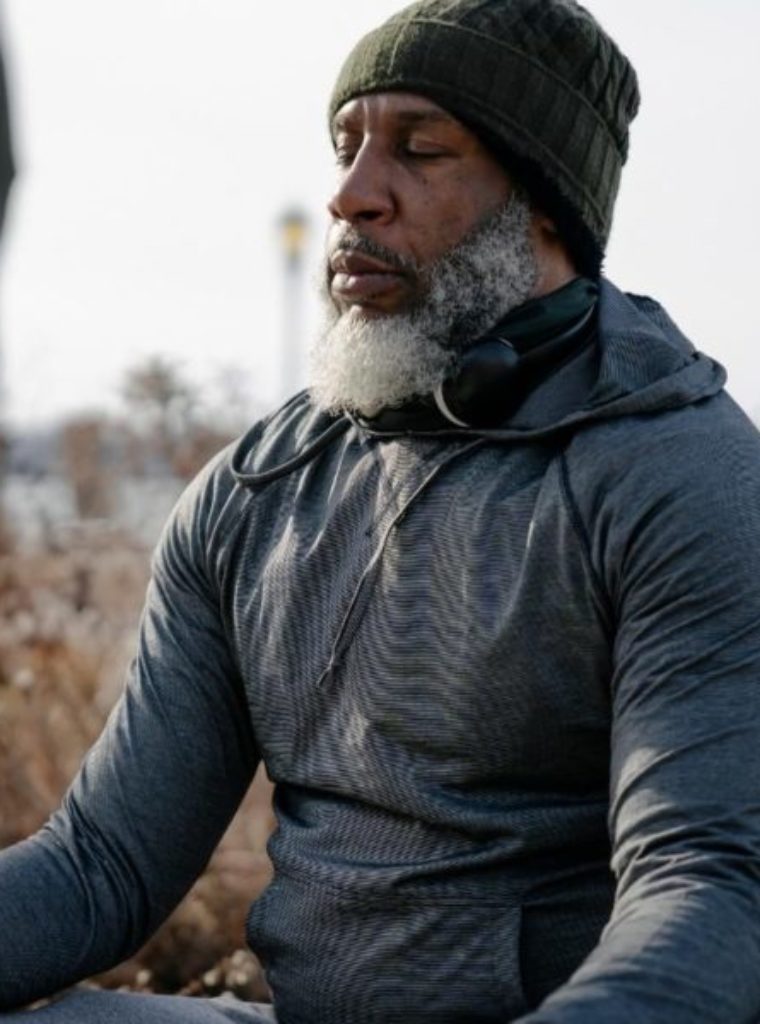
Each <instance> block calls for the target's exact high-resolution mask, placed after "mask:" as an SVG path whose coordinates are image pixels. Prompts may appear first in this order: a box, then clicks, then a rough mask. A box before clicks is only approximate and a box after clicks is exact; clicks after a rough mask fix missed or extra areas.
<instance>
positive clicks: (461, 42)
mask: <svg viewBox="0 0 760 1024" xmlns="http://www.w3.org/2000/svg"><path fill="white" fill-rule="evenodd" d="M393 90H396V91H405V92H413V93H418V94H420V95H423V96H426V97H428V98H429V99H431V100H433V101H434V102H436V103H438V104H439V105H440V106H442V107H444V108H445V109H446V110H448V111H449V112H450V113H452V114H454V116H456V117H458V118H459V119H460V120H461V121H463V122H464V123H465V124H467V125H468V126H469V127H470V128H471V129H472V130H474V131H475V132H476V133H478V134H480V135H481V136H482V138H483V140H484V142H486V144H487V145H489V146H490V147H491V148H492V149H494V150H495V151H496V154H497V156H499V157H500V158H502V159H503V160H504V161H505V163H506V164H507V165H508V166H509V164H510V157H512V158H515V159H514V167H515V168H516V169H517V173H518V174H520V175H521V177H522V180H521V184H522V185H523V186H524V187H525V188H526V189H527V190H528V192H529V193H532V194H533V195H534V197H535V198H537V199H538V200H539V201H540V202H542V203H543V205H544V206H545V207H547V212H548V213H550V214H554V213H557V214H559V216H558V218H557V221H558V227H559V228H560V231H561V232H562V229H563V227H567V228H568V229H569V231H570V234H571V235H574V236H576V240H577V241H578V243H579V247H581V248H583V247H584V246H585V248H586V249H591V250H592V251H593V253H594V255H595V256H596V257H597V261H600V260H601V256H602V254H603V253H604V250H605V248H606V245H607V240H608V237H609V233H610V228H611V225H612V213H613V207H614V204H615V198H616V196H617V191H618V186H619V183H620V174H621V170H622V166H623V164H624V163H625V160H626V157H627V155H628V126H629V124H630V122H631V121H632V120H633V118H634V117H635V115H636V112H637V110H638V106H639V92H638V85H637V81H636V74H635V72H634V70H633V68H632V67H631V65H630V63H629V62H628V60H627V59H626V58H625V57H624V56H623V54H622V53H621V52H620V50H619V49H618V48H617V46H616V45H615V43H614V42H613V41H612V40H611V39H610V37H609V36H608V35H607V34H606V33H605V32H604V31H603V30H602V28H601V27H600V25H599V24H598V23H597V22H596V20H595V19H594V18H593V17H592V16H591V15H590V14H589V13H588V11H586V10H585V9H584V8H583V7H581V6H580V4H577V3H575V2H574V0H419V2H417V3H414V4H412V5H411V6H410V7H407V8H406V9H405V10H403V11H401V12H400V13H398V14H396V15H394V16H393V17H392V18H390V19H389V20H388V21H387V22H386V23H385V24H384V25H381V26H380V27H379V28H377V29H375V30H374V31H373V32H370V33H369V34H368V35H366V36H365V37H364V38H363V39H361V40H360V41H359V43H358V44H357V46H356V47H355V48H354V50H353V52H352V53H351V54H350V55H349V57H348V59H347V61H346V63H345V64H344V66H343V69H342V70H341V72H340V75H339V77H338V81H337V83H336V85H335V88H334V91H333V95H332V98H331V101H330V121H331V122H332V119H333V117H334V115H335V114H336V112H337V111H338V110H339V109H340V108H341V107H342V106H343V105H344V104H345V103H347V102H348V101H349V100H350V99H353V98H355V97H356V96H360V95H364V94H367V93H375V92H387V91H393ZM526 176H527V177H526ZM532 178H535V181H532V180H531V179H532ZM533 186H535V188H534V187H533ZM571 248H572V247H571Z"/></svg>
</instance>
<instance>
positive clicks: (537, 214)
mask: <svg viewBox="0 0 760 1024" xmlns="http://www.w3.org/2000/svg"><path fill="white" fill-rule="evenodd" d="M532 219H533V231H534V233H535V235H536V237H538V238H541V239H543V240H544V241H546V242H548V243H549V244H551V245H556V244H557V243H558V242H559V241H560V235H559V231H558V230H557V225H556V224H555V223H554V221H553V220H552V218H551V217H550V216H549V214H548V213H544V211H543V210H541V209H539V208H538V207H535V206H534V207H533V218H532Z"/></svg>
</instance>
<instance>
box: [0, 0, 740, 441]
mask: <svg viewBox="0 0 760 1024" xmlns="http://www.w3.org/2000/svg"><path fill="white" fill-rule="evenodd" d="M0 3H2V4H3V6H2V15H3V17H2V24H3V28H4V32H3V38H4V48H5V50H6V54H7V61H8V73H9V78H10V82H9V86H10V92H11V96H12V100H13V103H14V110H13V115H14V129H15V137H16V139H15V141H16V153H17V162H18V164H19V177H18V180H17V183H16V187H15V189H14V194H13V197H12V205H11V208H10V210H9V217H8V223H7V230H6V234H5V237H4V239H3V247H2V253H0V347H1V348H2V393H3V399H2V401H3V409H2V410H0V415H1V416H2V417H3V418H4V420H5V421H6V423H8V424H9V425H10V426H11V427H17V428H21V427H26V426H29V425H34V424H36V425H43V424H45V423H49V422H51V421H53V420H56V419H60V418H61V417H67V416H71V415H74V414H78V413H88V414H89V413H93V412H98V411H106V412H115V411H118V410H119V409H120V408H121V400H120V392H121V386H122V382H123V380H124V375H125V373H126V372H127V370H128V369H129V368H130V367H134V366H135V365H138V364H139V363H140V362H143V361H145V359H147V358H149V357H151V356H153V355H161V356H163V357H164V358H167V359H169V360H170V361H172V362H174V363H175V364H176V365H177V366H178V368H179V369H180V370H181V371H182V372H183V373H184V374H185V375H186V376H188V377H189V378H190V379H192V380H194V381H195V382H197V383H199V384H202V385H203V386H204V387H205V388H206V389H207V392H208V394H209V396H211V398H210V401H212V402H213V401H216V402H217V403H218V402H220V401H221V402H224V401H230V400H231V394H232V392H233V391H235V394H236V396H237V398H238V399H239V398H240V395H241V394H242V395H243V396H244V398H245V402H246V408H247V409H248V408H249V409H250V417H251V418H254V417H255V416H256V415H258V414H259V413H260V412H261V411H262V410H266V409H268V408H271V407H273V406H274V405H275V404H276V403H277V402H279V401H280V400H281V398H282V397H284V395H285V394H286V393H289V392H290V391H292V390H295V388H296V387H299V386H302V384H303V383H304V380H305V376H304V374H305V369H304V366H305V358H304V349H305V347H306V345H307V344H308V338H309V337H311V336H312V335H313V333H314V330H315V326H316V322H317V304H316V301H315V300H314V299H313V297H311V296H312V291H313V279H315V278H316V276H317V275H318V273H319V267H320V253H321V248H322V243H323V238H324V232H325V227H326V223H327V217H326V213H325V203H326V201H327V199H328V197H329V195H330V189H331V184H332V181H333V177H334V166H333V160H332V155H331V152H330V147H329V143H328V136H327V131H326V115H325V109H326V105H327V100H328V97H329V93H330V89H331V86H332V83H333V81H334V78H335V76H336V74H337V71H338V69H339V67H340V64H341V61H342V59H343V58H344V57H345V55H346V54H347V53H348V51H349V49H350V47H351V46H352V45H353V43H354V42H355V41H356V39H357V38H358V37H359V36H360V35H361V34H362V33H363V32H365V31H367V30H369V29H370V28H372V27H374V26H375V25H376V24H378V23H379V22H380V21H382V20H383V19H384V18H385V17H387V16H388V15H390V14H391V13H393V12H394V11H396V10H397V9H399V7H400V6H402V4H401V3H399V2H397V0H354V2H353V3H352V4H348V3H346V2H345V0H320V2H319V3H315V2H313V0H290V2H289V3H287V4H278V3H274V4H263V3H259V2H256V0H108V2H107V3H106V2H104V0H0ZM587 6H588V7H589V8H590V9H591V10H592V12H593V13H594V14H595V15H596V16H597V18H598V19H599V20H600V21H601V22H602V24H603V25H604V26H605V27H606V28H607V29H608V31H609V32H610V33H611V34H612V35H613V37H614V38H615V39H616V40H617V42H618V43H619V45H620V46H621V48H622V49H623V50H624V52H626V54H627V55H628V56H629V57H630V58H631V60H632V61H633V63H634V65H635V67H636V68H637V71H638V74H639V78H640V84H641V90H642V94H643V102H642V108H641V113H640V115H639V118H638V119H637V121H636V122H635V123H634V125H633V128H632V141H631V157H630V160H629V162H628V165H627V167H626V170H625V172H624V177H623V186H622V189H621V195H620V199H619V203H618V208H617V213H616V218H615V224H614V227H613V234H612V239H611V244H610V248H609V252H608V258H607V263H606V269H607V274H608V276H609V277H610V278H612V280H614V281H615V282H616V283H617V284H618V285H619V286H620V287H622V288H624V289H625V290H628V291H633V292H638V293H646V294H650V295H653V296H655V297H656V298H657V299H658V300H659V301H661V302H662V303H663V304H664V305H665V306H666V308H667V309H668V310H669V311H670V313H671V315H672V316H674V318H675V319H676V320H677V322H678V323H679V324H680V326H681V327H682V329H683V330H684V331H685V332H686V333H687V334H688V335H689V336H690V337H691V338H692V340H693V341H694V343H695V344H696V345H697V347H698V348H700V349H702V350H704V351H706V352H708V353H709V354H710V355H712V356H713V357H715V358H717V359H718V360H719V361H721V362H722V363H723V364H724V365H725V366H726V367H727V369H728V371H729V390H730V391H731V392H732V394H733V395H734V397H735V398H736V399H737V400H738V401H739V402H740V403H741V404H742V405H743V406H744V408H745V409H746V410H747V411H748V412H749V413H750V414H751V415H753V416H756V417H759V418H760V353H759V352H758V345H757V333H758V332H757V329H756V325H755V322H754V318H755V315H756V313H755V310H756V307H757V305H758V303H757V292H758V289H759V285H758V282H757V265H758V260H757V245H758V235H759V234H760V199H759V198H758V192H759V191H760V189H759V186H758V170H757V169H758V164H760V159H759V158H760V142H758V129H757V125H758V123H760V117H759V115H760V62H759V61H758V60H757V41H758V39H760V3H758V0H720V2H718V0H636V2H635V3H633V2H626V0H588V4H587ZM293 206H296V207H299V208H301V209H303V210H304V211H305V212H306V213H307V214H308V216H309V219H310V223H311V229H310V233H309V244H308V253H307V264H308V271H307V274H306V275H305V277H306V278H308V279H305V280H304V281H303V282H302V283H301V285H300V288H297V289H296V293H297V294H296V297H295V298H294V297H293V293H292V292H288V291H286V288H285V284H284V272H283V267H284V261H283V255H282V251H281V246H280V241H279V234H278V230H277V222H278V218H279V217H280V216H281V214H282V213H283V211H284V210H286V209H288V208H291V207H293ZM301 304H302V305H303V312H302V314H301V315H300V317H299V321H298V322H299V323H300V327H301V334H302V339H303V340H302V350H301V352H300V353H299V354H298V363H299V366H300V370H299V372H298V373H295V374H294V373H293V372H292V370H291V371H289V372H286V366H287V363H286V361H285V359H284V356H283V339H284V337H285V335H286V332H287V330H288V325H289V324H290V323H292V322H293V317H294V310H295V309H296V308H300V305H301ZM286 377H287V380H286V379H285V378H286Z"/></svg>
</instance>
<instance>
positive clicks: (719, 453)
mask: <svg viewBox="0 0 760 1024" xmlns="http://www.w3.org/2000/svg"><path fill="white" fill-rule="evenodd" d="M566 459H567V464H568V470H569V473H570V476H571V478H572V480H573V482H574V485H575V490H576V491H577V496H578V500H579V501H581V502H583V501H584V500H585V501H586V502H587V503H588V502H589V501H591V500H596V501H601V500H603V499H606V500H607V501H610V500H614V499H615V497H616V495H619V496H620V500H623V501H626V500H629V499H630V498H631V497H632V496H634V495H638V496H639V497H640V498H641V497H643V496H644V495H646V494H648V493H651V494H653V495H655V494H656V495H663V494H666V493H669V492H672V491H674V490H678V491H680V490H682V489H684V488H686V489H688V490H694V491H696V492H699V491H701V490H703V489H705V488H706V487H710V486H712V485H713V484H714V483H715V482H718V481H723V482H724V483H726V484H730V483H731V480H732V478H733V477H734V476H735V474H736V472H737V471H738V470H739V469H740V468H741V467H743V475H744V476H747V477H748V478H749V479H750V480H754V481H756V482H758V483H760V433H758V430H757V428H756V427H755V426H754V424H753V423H752V422H751V420H750V419H749V418H748V417H747V416H746V414H745V413H744V412H743V411H742V410H741V409H740V408H739V406H737V405H736V403H735V402H734V401H733V399H731V398H730V396H729V395H727V394H726V393H725V392H724V391H721V392H719V393H718V394H717V395H714V396H712V397H710V398H707V399H704V400H703V401H700V402H695V403H694V404H692V405H687V406H684V407H682V408H678V409H673V410H663V411H660V412H657V413H654V414H648V415H641V416H636V415H633V416H623V417H620V418H617V419H611V420H608V421H604V422H602V423H597V424H594V425H592V426H590V427H589V428H587V429H585V430H581V431H579V432H578V433H577V434H576V436H575V437H574V438H573V439H572V440H571V442H570V444H569V445H568V447H567V450H566Z"/></svg>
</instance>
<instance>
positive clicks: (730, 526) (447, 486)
mask: <svg viewBox="0 0 760 1024" xmlns="http://www.w3.org/2000/svg"><path fill="white" fill-rule="evenodd" d="M723 383H724V374H723V371H722V370H721V368H720V367H719V366H718V365H717V364H715V363H714V362H712V361H711V360H709V359H707V358H706V357H704V356H701V355H698V354H697V353H695V352H694V350H693V348H692V347H691V345H690V344H689V343H688V342H687V341H686V340H685V339H684V338H683V336H682V335H681V334H680V333H679V332H678V330H677V329H676V328H675V326H674V325H673V324H672V322H671V321H670V320H669V319H668V317H667V316H666V314H665V313H664V312H663V311H662V310H661V309H660V307H658V306H657V305H656V304H655V303H653V302H652V301H651V300H648V299H640V298H634V297H627V296H624V295H623V294H621V293H620V292H618V291H617V290H616V289H615V288H614V287H613V286H612V285H610V284H609V283H606V282H604V283H603V285H602V291H601V296H600V309H599V343H598V348H597V350H596V351H595V353H594V354H593V356H592V354H591V353H590V352H589V351H587V352H586V353H585V354H584V355H583V356H580V357H579V358H578V359H576V360H575V361H573V362H572V363H570V364H568V365H566V366H565V367H564V368H563V369H562V370H561V371H559V372H558V373H557V374H555V375H554V376H553V377H552V378H551V379H549V380H548V381H547V382H546V383H545V384H544V385H543V386H542V387H541V388H540V389H538V390H537V391H536V392H535V393H534V394H533V395H532V396H531V398H530V399H529V400H528V401H527V402H526V403H525V404H524V405H523V407H522V408H521V409H520V411H519V412H518V413H517V414H516V415H515V416H514V418H513V420H512V421H511V422H510V424H509V428H508V429H503V430H499V431H488V432H481V433H472V432H464V431H455V430H452V431H441V432H431V433H429V434H425V433H419V432H417V433H414V434H413V435H408V434H403V433H401V434H398V435H392V436H377V435H376V434H374V433H373V432H372V431H370V430H367V429H365V428H363V427H361V426H359V425H357V424H355V423H351V422H349V421H338V422H337V423H335V422H332V421H330V420H329V419H328V418H327V417H325V416H324V415H323V414H320V413H318V412H317V411H315V410H314V408H313V407H312V406H311V405H310V402H309V399H308V396H307V395H299V396H296V398H295V399H293V401H291V402H290V403H289V404H287V405H286V406H285V407H284V408H283V409H282V410H280V411H279V412H278V413H276V414H275V415H274V416H273V417H271V418H270V419H269V420H267V421H265V422H262V423H261V424H259V425H257V426H256V427H255V428H254V430H253V431H251V432H250V433H249V435H247V437H246V438H245V439H244V441H243V443H242V445H241V446H239V447H238V449H237V451H236V453H235V455H234V456H233V453H232V451H227V452H224V453H222V454H221V455H220V456H219V457H218V458H217V459H215V460H214V462H213V463H212V464H210V465H209V467H207V469H206V470H205V471H204V472H203V473H202V474H201V476H200V477H199V478H198V480H197V481H196V482H195V483H194V484H193V485H192V486H191V487H190V488H189V490H188V491H187V492H186V494H185V495H184V497H183V498H182V500H181V501H180V504H179V506H178V507H177V509H176V511H175V513H174V514H173V516H172V518H171V520H170V522H169V524H168V526H167V528H166V530H165V533H164V536H163V539H162V542H161V544H160V546H159V549H158V551H157V554H156V557H155V564H154V575H153V580H152V582H151V585H150V590H149V593H148V599H147V604H146V608H145V613H144V618H143V623H142V631H141V638H140V647H139V652H138V656H137V658H136V660H135V663H134V665H133V668H132V670H131V673H130V678H129V681H128V685H127V688H126V692H125V694H124V696H123V698H122V700H121V702H120V703H119V705H118V706H117V708H116V709H115V711H114V713H113V715H112V716H111V718H110V720H109V723H108V726H107V728H106V730H105V732H104V734H103V736H102V737H101V739H100V741H99V742H98V744H97V745H96V746H95V748H94V749H93V751H92V752H91V753H90V754H89V756H88V757H87V759H86V761H85V763H84V765H83V767H82V770H81V772H80V774H79V776H78V778H77V779H76V781H75V782H74V784H73V786H72V788H71V790H70V792H69V793H68V795H67V797H66V799H65V802H64V804H63V807H62V809H61V810H60V811H59V812H58V813H57V814H56V815H55V816H54V817H53V818H52V820H51V821H50V823H49V824H48V825H47V826H46V827H45V828H44V829H43V830H42V831H41V832H40V833H39V834H37V835H36V836H34V837H32V838H31V839H29V840H27V841H26V842H24V843H21V844H19V845H17V846H16V847H13V848H11V849H10V850H7V851H5V852H4V853H3V854H2V856H0V893H2V918H1V919H0V920H2V927H1V928H0V1005H2V1006H5V1007H9V1006H12V1005H18V1004H20V1003H22V1002H24V1001H26V1000H29V999H31V998H33V997H36V996H39V995H41V994H42V993H44V992H48V991H51V990H53V989H56V988H59V987H61V986H63V985H65V984H69V983H71V982H72V981H73V980H75V979H77V978H81V977H83V976H86V975H87V974H90V973H93V972H95V971H100V970H102V969H104V968H106V967H108V966H109V965H111V964H113V963H114V962H116V961H118V960H119V959H121V958H123V957H125V956H127V955H128V954H129V953H130V952H132V951H133V950H134V949H135V948H136V947H137V946H139V945H140V944H141V943H142V942H143V941H144V940H145V938H146V937H147V936H148V935H149V934H150V932H151V931H152V930H153V929H154V928H155V927H156V926H157V925H158V924H159V923H160V921H161V920H162V919H163V918H164V917H165V916H166V914H167V913H168V912H169V911H170V910H171V908H172V907H173V906H174V905H175V903H176V902H177V901H178V900H179V899H180V897H181V896H182V895H183V893H184V892H185V891H186V890H187V888H188V887H189V885H190V884H191V882H192V881H193V880H194V879H195V877H196V876H197V875H198V873H199V872H200V871H201V870H202V868H203V866H204V864H205V863H206V861H207V859H208V857H209V855H210V853H211V851H212V850H213V847H214V846H215V844H216V843H217V841H218V839H219V838H220V836H221V834H222V833H223V831H224V829H225V827H226V825H227V823H228V822H229V819H230V817H231V815H232V814H233V813H234V811H235V809H236V807H237V805H238V803H239V801H240V799H241V798H242V796H243V794H244V792H245V790H246V788H247V786H248V784H249V782H250V779H251V776H252V773H253V771H254V769H255V766H256V764H257V761H258V759H259V758H260V757H263V758H264V760H265V762H266V765H267V769H268V771H269V774H270V776H271V777H272V778H273V779H274V781H275V782H276V784H277V786H276V811H277V818H278V822H279V827H278V829H277V831H276V833H275V835H274V836H273V838H272V840H271V843H270V852H271V856H272V859H273V861H274V865H275V871H276V874H275V879H274V881H273V882H272V884H271V885H270V887H269V888H268V889H267V890H266V892H265V893H264V895H263V896H262V897H261V898H260V899H259V900H257V901H256V903H255V904H254V905H253V907H252V909H251V913H250V916H249V919H248V939H249V941H250V944H251V946H252V947H253V949H254V950H255V951H256V952H257V953H258V954H259V955H260V956H261V958H262V960H263V961H264V963H265V964H266V966H267V968H268V974H269V979H270V983H271V985H272V987H273V990H274V994H275V1005H276V1009H277V1015H278V1021H279V1022H280V1024H375V1022H377V1024H380V1022H382V1024H391V1022H399V1024H402V1022H403V1024H433V1022H435V1024H464V1022H467V1024H476V1022H480V1024H491V1022H492V1024H496V1022H501V1024H503V1022H505V1021H515V1020H519V1021H520V1022H522V1024H613V1022H617V1021H620V1022H625V1024H633V1022H636V1024H755V1021H756V1019H757V1018H758V1016H760V969H759V968H760V879H759V878H758V874H759V868H760V689H759V687H760V543H759V542H758V541H759V540H760V442H759V440H758V435H757V432H756V431H755V429H754V428H753V427H752V425H751V424H750V423H749V422H748V420H747V419H746V418H745V417H744V416H743V414H742V413H741V412H740V411H739V410H738V409H737V408H736V406H735V405H734V404H733V402H732V401H731V400H730V399H729V398H728V397H727V396H726V394H725V393H724V392H723V391H722V390H721V389H722V385H723ZM283 467H284V468H283Z"/></svg>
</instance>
